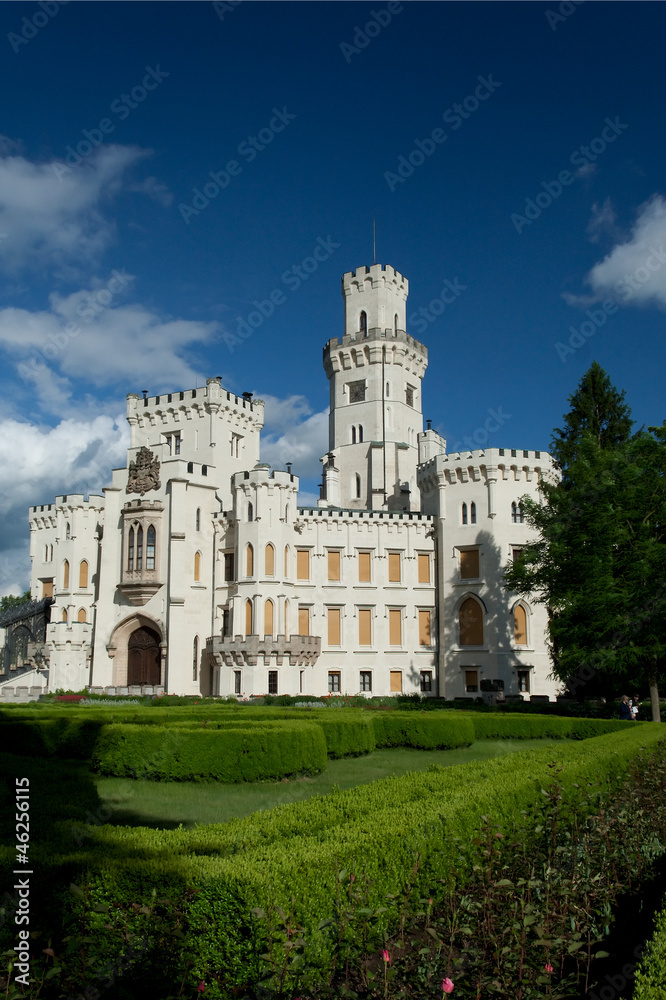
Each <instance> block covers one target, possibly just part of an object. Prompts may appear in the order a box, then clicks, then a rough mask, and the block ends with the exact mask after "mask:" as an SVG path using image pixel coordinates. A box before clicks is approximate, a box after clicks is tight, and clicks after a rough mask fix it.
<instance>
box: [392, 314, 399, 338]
mask: <svg viewBox="0 0 666 1000" xmlns="http://www.w3.org/2000/svg"><path fill="white" fill-rule="evenodd" d="M397 332H398V314H397V313H396V314H395V316H394V317H393V333H394V334H397Z"/></svg>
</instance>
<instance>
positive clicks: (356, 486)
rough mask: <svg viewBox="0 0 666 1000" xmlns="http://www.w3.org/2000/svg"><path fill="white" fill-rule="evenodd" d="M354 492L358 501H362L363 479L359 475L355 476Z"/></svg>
mask: <svg viewBox="0 0 666 1000" xmlns="http://www.w3.org/2000/svg"><path fill="white" fill-rule="evenodd" d="M354 490H355V496H356V499H357V500H360V499H361V477H360V476H359V474H358V473H356V475H355V476H354Z"/></svg>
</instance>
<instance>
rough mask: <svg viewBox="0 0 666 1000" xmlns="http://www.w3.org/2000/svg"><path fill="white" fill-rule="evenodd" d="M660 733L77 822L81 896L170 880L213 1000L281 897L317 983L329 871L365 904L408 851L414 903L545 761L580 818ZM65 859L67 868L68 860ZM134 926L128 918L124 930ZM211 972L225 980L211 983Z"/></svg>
mask: <svg viewBox="0 0 666 1000" xmlns="http://www.w3.org/2000/svg"><path fill="white" fill-rule="evenodd" d="M662 738H663V732H662V729H661V727H660V726H659V725H654V724H646V725H645V726H641V727H638V726H632V727H625V729H624V731H622V732H619V733H612V734H609V735H606V736H602V737H598V738H596V739H591V740H587V741H585V742H577V743H568V744H562V745H561V746H558V747H557V748H556V749H553V748H552V747H544V748H543V749H541V750H536V751H530V752H524V753H518V754H515V755H512V756H511V758H510V759H507V758H497V759H493V760H489V761H485V762H478V763H475V764H468V765H459V766H455V767H450V768H446V769H442V770H439V769H435V770H433V771H429V772H420V773H416V774H409V775H405V776H403V777H400V778H389V779H385V780H383V781H378V782H374V783H373V784H371V785H365V786H359V787H357V788H354V789H350V790H348V791H346V792H339V793H336V794H333V795H330V796H325V797H321V798H318V799H314V800H309V801H307V802H303V803H297V804H294V805H290V806H283V807H280V808H278V809H274V810H270V811H268V812H265V813H259V814H256V815H254V816H252V817H248V818H247V819H245V820H236V821H232V822H230V823H226V824H222V825H214V826H206V827H197V828H195V829H194V830H175V831H164V830H161V831H159V830H149V829H145V828H139V829H135V828H121V827H105V826H102V827H89V828H88V829H87V832H88V835H89V836H90V838H91V839H92V841H93V842H94V844H95V850H94V854H93V864H92V865H91V867H90V869H89V874H88V877H87V884H88V886H89V887H90V896H89V899H90V902H91V903H92V904H95V903H109V902H111V901H120V902H148V901H149V900H150V894H151V891H152V889H153V888H155V890H156V891H157V892H158V893H159V894H160V895H163V894H164V891H165V890H164V888H163V885H164V880H165V879H166V880H167V882H168V883H169V886H170V891H174V892H175V888H174V887H176V886H179V887H180V888H181V890H182V891H181V894H180V895H179V897H178V899H179V906H181V907H182V908H183V910H184V912H185V914H186V919H187V921H188V928H189V930H188V938H187V947H186V949H185V948H184V949H183V952H182V955H181V959H182V972H183V974H184V971H185V963H186V962H187V961H191V962H192V963H193V964H192V966H191V973H190V975H191V977H192V982H194V981H196V982H197V983H198V982H200V981H202V980H203V981H204V982H205V983H206V990H207V995H209V996H210V997H217V998H220V997H224V996H228V995H229V991H230V989H231V988H232V987H233V986H234V985H239V986H243V987H245V986H246V985H247V984H248V982H249V979H248V976H251V974H250V973H249V972H248V968H249V966H248V955H249V954H251V953H252V949H253V948H254V946H255V945H256V944H257V940H256V934H257V930H256V928H254V929H253V922H252V918H251V915H250V914H251V911H252V908H253V907H256V906H262V907H264V908H266V907H267V906H270V904H279V905H281V906H282V907H283V908H284V909H285V910H286V911H288V910H289V909H290V907H291V906H292V905H293V907H294V910H295V917H296V919H297V920H298V922H299V923H300V924H302V925H303V926H304V928H305V935H304V936H305V940H306V942H307V950H308V962H309V963H310V965H311V967H313V968H319V969H320V970H321V976H322V978H323V977H324V976H325V975H326V970H327V969H329V971H330V968H329V962H330V948H331V943H330V939H329V937H327V934H326V931H325V929H322V928H321V927H320V921H322V920H323V919H328V918H330V919H333V918H334V917H335V908H336V905H337V903H336V899H337V894H338V890H339V884H338V877H339V875H338V873H339V872H340V869H346V870H347V871H349V872H354V873H356V877H357V879H359V884H362V885H364V886H365V885H367V892H368V906H370V907H377V906H379V905H385V904H386V897H387V894H388V893H393V894H395V895H397V896H399V895H400V894H401V893H402V892H403V891H404V889H405V885H406V880H408V879H409V878H410V877H411V876H412V871H413V862H414V857H415V853H416V852H418V853H419V855H420V867H419V870H418V873H417V874H416V876H415V884H414V886H413V888H412V892H413V896H414V898H415V899H417V898H419V895H431V896H436V895H438V894H439V896H440V897H441V896H442V894H443V893H444V892H445V889H444V887H443V883H442V882H441V881H440V880H441V879H444V880H446V878H447V876H449V877H451V876H452V875H454V876H455V877H456V878H458V879H460V878H464V871H462V869H461V867H460V865H459V866H458V868H457V869H456V871H455V872H451V871H449V867H448V866H449V860H448V859H449V857H450V854H449V851H448V849H447V844H448V843H449V842H450V841H449V838H450V837H451V836H452V835H453V836H456V837H457V838H459V840H460V842H461V843H463V844H464V843H466V842H471V840H472V839H473V838H474V837H475V836H476V835H477V833H478V829H479V825H480V822H481V818H482V817H483V816H488V815H490V816H491V817H492V820H493V822H496V823H499V824H500V825H501V826H502V827H503V828H504V829H505V830H515V829H516V828H520V827H521V824H523V823H524V817H523V813H524V812H525V811H528V812H529V810H530V809H531V807H533V806H534V804H535V803H536V802H538V801H540V800H541V798H542V789H544V788H546V787H547V786H548V785H549V784H551V782H552V781H553V778H554V769H553V763H554V762H557V765H558V768H559V769H558V771H557V775H556V777H557V780H558V782H559V783H560V785H561V786H562V787H563V790H564V797H565V799H566V800H567V801H568V802H569V803H570V808H571V809H574V810H575V811H576V813H577V816H578V819H579V820H580V819H582V818H584V816H585V814H586V811H588V810H590V809H591V808H593V807H594V804H595V802H594V796H593V795H592V793H591V792H590V790H589V787H588V786H589V785H591V784H595V783H597V782H600V783H601V786H603V783H604V782H611V783H612V782H616V781H620V780H622V779H623V778H624V776H625V775H626V772H627V770H628V768H629V765H630V763H631V761H632V759H633V758H635V757H636V755H637V754H638V753H640V751H641V749H642V748H644V747H647V748H649V747H650V746H652V745H654V744H656V742H657V741H659V740H661V739H662ZM601 786H600V788H599V794H601V791H602V787H601ZM605 787H606V789H607V786H605ZM63 846H64V845H63ZM63 860H64V861H65V862H66V863H68V864H71V863H73V862H74V860H75V855H70V856H69V857H68V858H66V859H63ZM81 860H83V858H82V859H81ZM366 876H367V883H366V879H365V877H366ZM186 890H190V891H189V894H188V893H187V892H186ZM191 890H195V891H194V892H192V891H191ZM292 900H293V901H294V902H293V904H292V902H291V901H292ZM390 916H391V914H390V913H388V914H386V915H385V917H384V918H383V919H385V920H388V919H389V918H390ZM394 916H395V915H394ZM103 919H105V918H100V927H101V926H102V920H103ZM141 926H142V925H141V918H140V917H139V916H137V923H136V927H134V926H133V927H132V930H133V932H134V933H140V931H141ZM382 930H383V928H382V927H381V925H380V924H379V923H378V924H377V925H376V926H375V928H374V929H373V930H372V932H371V934H374V936H375V938H376V940H375V938H373V941H372V942H371V944H372V943H373V942H374V943H375V944H377V946H380V945H381V940H382V936H381V935H382ZM100 933H102V931H101V930H100ZM239 935H240V936H242V940H241V937H239ZM253 940H254V943H253ZM109 947H111V945H110V944H109ZM313 975H315V978H316V974H314V973H313ZM213 976H215V977H220V979H221V980H222V981H223V982H224V983H225V986H224V987H223V988H220V987H218V986H217V985H216V981H213ZM225 991H226V992H225Z"/></svg>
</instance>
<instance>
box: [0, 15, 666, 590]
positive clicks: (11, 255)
mask: <svg viewBox="0 0 666 1000" xmlns="http://www.w3.org/2000/svg"><path fill="white" fill-rule="evenodd" d="M665 21H666V7H664V5H662V4H643V3H611V4H607V3H593V2H591V0H588V2H586V3H582V4H578V5H576V4H574V3H563V4H558V3H519V4H518V3H502V2H498V3H492V4H484V3H455V4H448V3H436V2H435V3H419V2H412V3H402V4H400V3H395V2H394V3H390V4H389V3H385V2H383V0H381V2H378V3H375V4H365V3H308V2H304V3H281V2H275V3H253V2H251V0H244V2H241V3H217V4H213V3H161V2H159V0H158V2H155V3H131V4H130V3H104V2H99V3H77V2H74V0H72V2H70V3H67V4H64V5H63V4H57V3H55V2H54V0H44V2H43V3H42V5H41V6H40V5H39V4H38V3H14V4H3V5H2V6H1V7H0V29H1V30H0V45H4V49H5V51H4V56H3V58H2V59H0V92H1V93H2V94H3V114H2V122H1V123H0V134H1V135H2V138H1V139H0V358H1V365H0V378H1V380H2V387H1V388H2V391H1V392H0V425H1V426H0V514H1V515H2V518H3V520H2V527H1V531H0V594H3V593H7V592H12V591H13V592H15V591H16V590H17V589H18V588H21V589H22V588H24V587H25V586H26V585H27V582H28V577H29V558H28V548H27V544H28V526H27V507H28V505H29V504H31V503H45V502H49V500H52V499H53V497H54V496H55V494H56V493H59V492H72V491H73V490H74V489H77V490H85V489H89V490H90V491H91V492H95V491H99V489H100V487H101V486H103V485H105V484H106V483H107V482H108V476H109V471H110V469H111V468H112V467H114V466H118V465H121V464H124V456H125V448H126V444H127V430H126V425H125V420H124V411H125V402H124V400H125V395H126V393H127V392H136V391H140V390H141V389H148V390H149V392H150V393H151V394H153V393H158V392H162V391H168V390H171V389H179V388H189V387H194V386H195V385H197V384H198V385H201V384H203V383H204V381H205V378H206V377H207V376H211V375H221V376H222V378H223V384H224V385H225V387H227V388H228V389H231V390H234V391H236V392H241V391H244V390H249V391H252V392H254V393H256V394H258V395H259V396H261V397H263V398H264V399H266V401H267V408H266V413H267V426H266V432H265V435H264V447H263V452H262V455H263V457H264V458H265V459H266V460H268V461H270V462H272V463H273V464H274V465H275V466H277V467H283V466H284V462H285V461H289V460H293V461H294V472H296V473H298V474H299V475H300V476H301V479H302V487H303V499H304V501H305V502H308V500H310V502H312V499H313V496H314V494H315V492H316V485H317V483H318V481H319V477H318V469H319V461H318V460H319V457H320V455H321V454H322V453H323V452H324V450H325V449H326V447H327V433H326V427H327V420H326V408H327V405H328V384H327V381H326V378H325V375H324V372H323V369H322V367H321V357H322V354H321V352H322V347H323V345H324V343H325V342H326V341H327V340H328V339H329V338H330V337H334V336H337V335H338V334H339V333H340V332H341V326H342V298H341V295H340V277H341V275H342V274H343V273H344V272H345V271H349V270H353V269H355V268H356V267H357V266H359V265H362V264H370V263H372V220H373V218H375V219H376V230H377V260H378V261H380V262H381V263H384V264H387V263H388V264H391V265H393V266H394V267H395V268H396V269H398V270H399V271H401V272H402V273H403V274H405V275H406V276H407V278H408V279H409V281H410V297H409V301H408V311H407V315H408V320H409V322H408V327H409V332H411V333H413V334H414V335H416V336H417V337H418V338H419V339H421V340H422V341H423V342H424V343H425V344H426V345H427V346H428V348H429V352H430V366H429V370H428V373H427V375H426V379H425V381H424V394H423V398H424V416H425V417H428V418H431V419H432V421H433V426H434V427H436V428H437V429H438V430H439V431H440V433H442V434H443V435H444V436H445V437H446V438H447V439H448V442H449V447H450V450H454V449H455V450H457V449H458V448H461V447H464V446H465V444H467V445H468V446H469V444H468V443H469V442H470V441H471V442H473V444H474V446H475V447H480V446H482V445H483V444H486V443H488V444H490V445H493V446H496V447H502V446H506V447H518V448H530V449H532V448H537V449H544V450H545V449H547V448H548V445H549V442H550V438H551V434H552V430H553V428H554V427H556V426H559V425H560V423H561V419H562V415H563V414H564V413H565V411H566V410H567V408H568V406H567V397H568V396H569V394H570V393H572V392H573V391H574V390H575V388H576V385H577V383H578V381H579V379H580V378H581V376H582V375H583V373H584V372H585V371H586V369H587V368H588V367H589V365H590V364H591V362H592V361H593V360H594V359H596V360H598V361H599V363H600V364H601V365H602V367H604V368H605V369H606V370H607V371H608V373H609V375H610V377H611V379H612V381H613V382H614V383H615V385H616V386H618V388H621V389H625V390H626V394H627V401H628V403H629V404H630V406H631V407H632V410H633V416H634V418H635V419H636V421H637V423H638V425H639V426H640V425H641V424H646V425H647V424H652V423H661V421H662V420H663V419H664V417H666V412H664V410H665V407H664V404H663V362H664V349H663V329H664V308H665V307H666V251H665V249H664V246H665V244H666V181H665V180H664V178H665V177H666V169H665V168H666V162H665V159H666V137H665V134H664V130H663V127H662V125H663V97H662V67H663V53H662V49H663V42H662V39H663V32H664V27H665ZM456 106H457V107H456ZM401 175H402V176H401ZM214 176H217V180H214V179H213V178H214ZM206 185H208V186H207V187H206ZM197 191H198V192H200V193H199V194H198V195H197V194H196V192H197ZM207 195H208V197H207ZM315 247H320V248H321V247H324V248H325V249H321V250H320V251H319V253H318V256H319V257H325V259H324V260H321V261H318V262H317V267H316V270H312V269H311V265H310V264H306V270H305V271H304V270H303V269H302V268H301V265H302V262H303V261H305V260H306V258H309V257H311V255H312V253H313V250H314V249H315ZM308 267H309V268H310V269H311V272H310V273H308V271H307V268H308ZM299 275H300V276H299ZM446 281H448V282H449V283H450V285H449V287H450V286H451V285H453V287H454V288H455V289H456V294H455V296H453V295H451V294H447V295H446V299H447V300H449V301H448V302H447V303H444V302H443V301H442V298H441V295H442V292H443V290H444V289H445V288H446V287H447V286H446V285H445V282H446ZM276 290H279V291H280V292H281V293H282V295H281V296H276V298H277V299H278V300H279V304H278V305H276V306H275V308H274V309H273V312H272V314H271V315H269V316H266V318H265V319H264V321H263V322H262V323H261V325H257V326H256V328H255V329H254V332H253V333H252V336H251V337H250V338H248V339H241V338H240V337H239V336H238V330H239V326H240V328H241V329H245V328H244V327H243V326H242V322H243V321H245V322H247V317H248V315H249V314H250V313H252V312H253V311H254V310H255V308H256V307H255V306H254V305H253V303H254V302H255V301H256V302H260V303H262V302H265V301H266V300H269V299H270V295H271V293H275V291H276ZM452 298H453V301H452V302H451V301H450V300H451V299H452ZM433 302H434V303H435V305H434V307H433V308H431V303H433ZM264 311H265V312H269V308H268V306H265V307H264ZM581 328H582V329H581ZM491 411H492V412H493V414H494V415H495V417H497V416H499V417H500V419H499V423H500V424H501V426H500V429H499V430H498V431H496V432H495V433H493V434H492V435H491V437H490V439H488V434H487V431H486V430H485V424H486V421H487V420H488V418H489V416H492V414H491ZM497 422H498V421H497V419H495V422H494V423H493V424H492V426H495V425H496V424H497Z"/></svg>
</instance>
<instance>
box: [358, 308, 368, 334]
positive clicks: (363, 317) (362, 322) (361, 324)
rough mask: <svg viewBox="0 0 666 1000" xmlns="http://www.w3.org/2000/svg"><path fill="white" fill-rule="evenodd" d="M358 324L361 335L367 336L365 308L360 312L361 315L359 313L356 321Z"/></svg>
mask: <svg viewBox="0 0 666 1000" xmlns="http://www.w3.org/2000/svg"><path fill="white" fill-rule="evenodd" d="M358 326H359V330H360V331H361V333H362V335H363V336H364V337H367V336H368V316H367V313H366V312H365V309H364V310H363V311H362V312H361V315H360V317H359V321H358Z"/></svg>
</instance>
